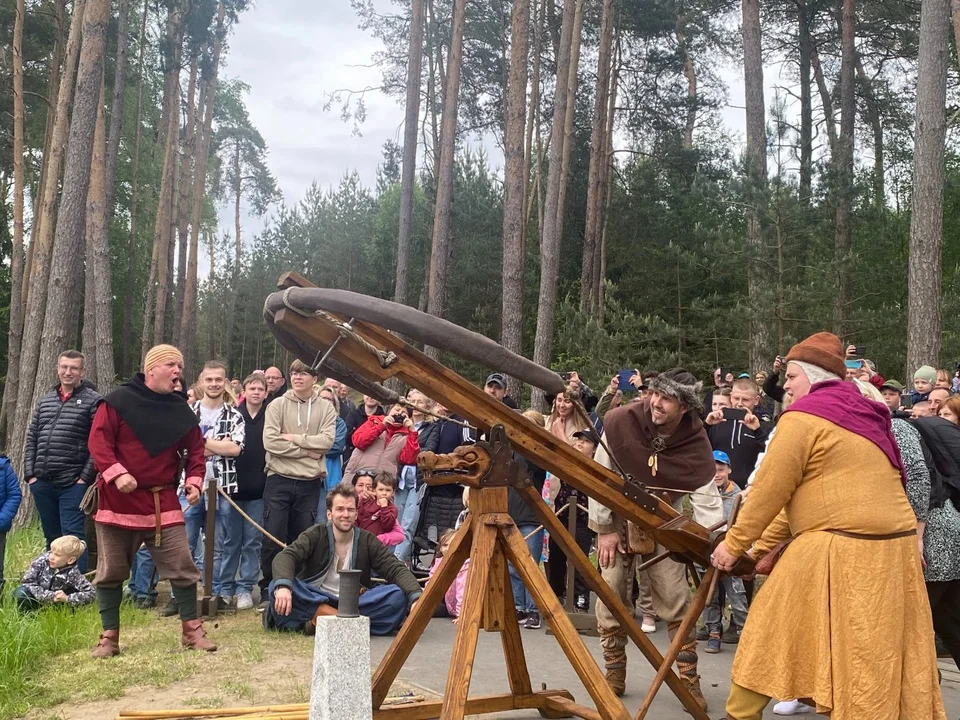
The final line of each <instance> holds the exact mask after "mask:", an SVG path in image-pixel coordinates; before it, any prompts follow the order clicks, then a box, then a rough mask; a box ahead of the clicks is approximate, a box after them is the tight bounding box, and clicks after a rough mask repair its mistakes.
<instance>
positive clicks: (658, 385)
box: [647, 368, 703, 414]
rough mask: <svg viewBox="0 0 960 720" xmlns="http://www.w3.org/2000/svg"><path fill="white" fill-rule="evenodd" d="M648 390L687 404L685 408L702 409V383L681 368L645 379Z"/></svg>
mask: <svg viewBox="0 0 960 720" xmlns="http://www.w3.org/2000/svg"><path fill="white" fill-rule="evenodd" d="M647 389H648V390H650V392H655V393H659V394H660V395H667V396H668V397H673V398H676V399H677V400H679V401H680V402H682V403H683V404H684V405H686V406H687V410H692V411H693V412H695V413H698V414H699V413H700V412H701V411H702V410H703V383H702V382H700V381H699V380H697V378H696V377H694V375H693V373H691V372H688V371H687V370H685V369H683V368H673V369H672V370H667V371H666V372H664V373H660V374H659V375H657V376H656V377H654V378H652V379H651V380H648V381H647Z"/></svg>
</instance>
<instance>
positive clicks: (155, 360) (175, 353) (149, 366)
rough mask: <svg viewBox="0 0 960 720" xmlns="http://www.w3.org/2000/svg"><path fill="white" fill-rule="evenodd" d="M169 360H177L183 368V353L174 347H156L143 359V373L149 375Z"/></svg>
mask: <svg viewBox="0 0 960 720" xmlns="http://www.w3.org/2000/svg"><path fill="white" fill-rule="evenodd" d="M168 360H176V361H177V362H179V363H180V365H181V366H182V365H183V353H181V352H180V351H179V350H177V348H175V347H174V346H173V345H154V346H153V347H152V348H150V349H149V350H148V351H147V355H146V357H144V358H143V372H145V373H148V372H150V371H151V370H153V368H155V367H157V365H162V364H163V363H165V362H167V361H168Z"/></svg>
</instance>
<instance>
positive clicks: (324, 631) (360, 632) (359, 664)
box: [310, 615, 373, 720]
mask: <svg viewBox="0 0 960 720" xmlns="http://www.w3.org/2000/svg"><path fill="white" fill-rule="evenodd" d="M371 698H372V696H371V687H370V618H366V617H363V616H362V615H361V616H360V617H355V618H343V617H336V616H325V617H318V618H317V634H316V638H315V641H314V648H313V685H312V687H311V689H310V720H369V718H371V717H373V702H372V699H371Z"/></svg>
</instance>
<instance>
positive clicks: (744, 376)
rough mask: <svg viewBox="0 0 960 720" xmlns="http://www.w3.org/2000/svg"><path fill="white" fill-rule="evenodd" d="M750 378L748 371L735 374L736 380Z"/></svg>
mask: <svg viewBox="0 0 960 720" xmlns="http://www.w3.org/2000/svg"><path fill="white" fill-rule="evenodd" d="M743 379H747V380H749V379H750V373H740V374H739V375H737V380H743Z"/></svg>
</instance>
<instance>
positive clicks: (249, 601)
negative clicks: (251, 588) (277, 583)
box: [236, 593, 253, 610]
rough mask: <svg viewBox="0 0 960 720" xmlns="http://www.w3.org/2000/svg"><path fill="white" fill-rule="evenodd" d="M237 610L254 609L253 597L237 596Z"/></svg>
mask: <svg viewBox="0 0 960 720" xmlns="http://www.w3.org/2000/svg"><path fill="white" fill-rule="evenodd" d="M236 599H237V610H249V609H250V608H252V607H253V595H251V594H250V593H240V594H238V595H237V598H236Z"/></svg>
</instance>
